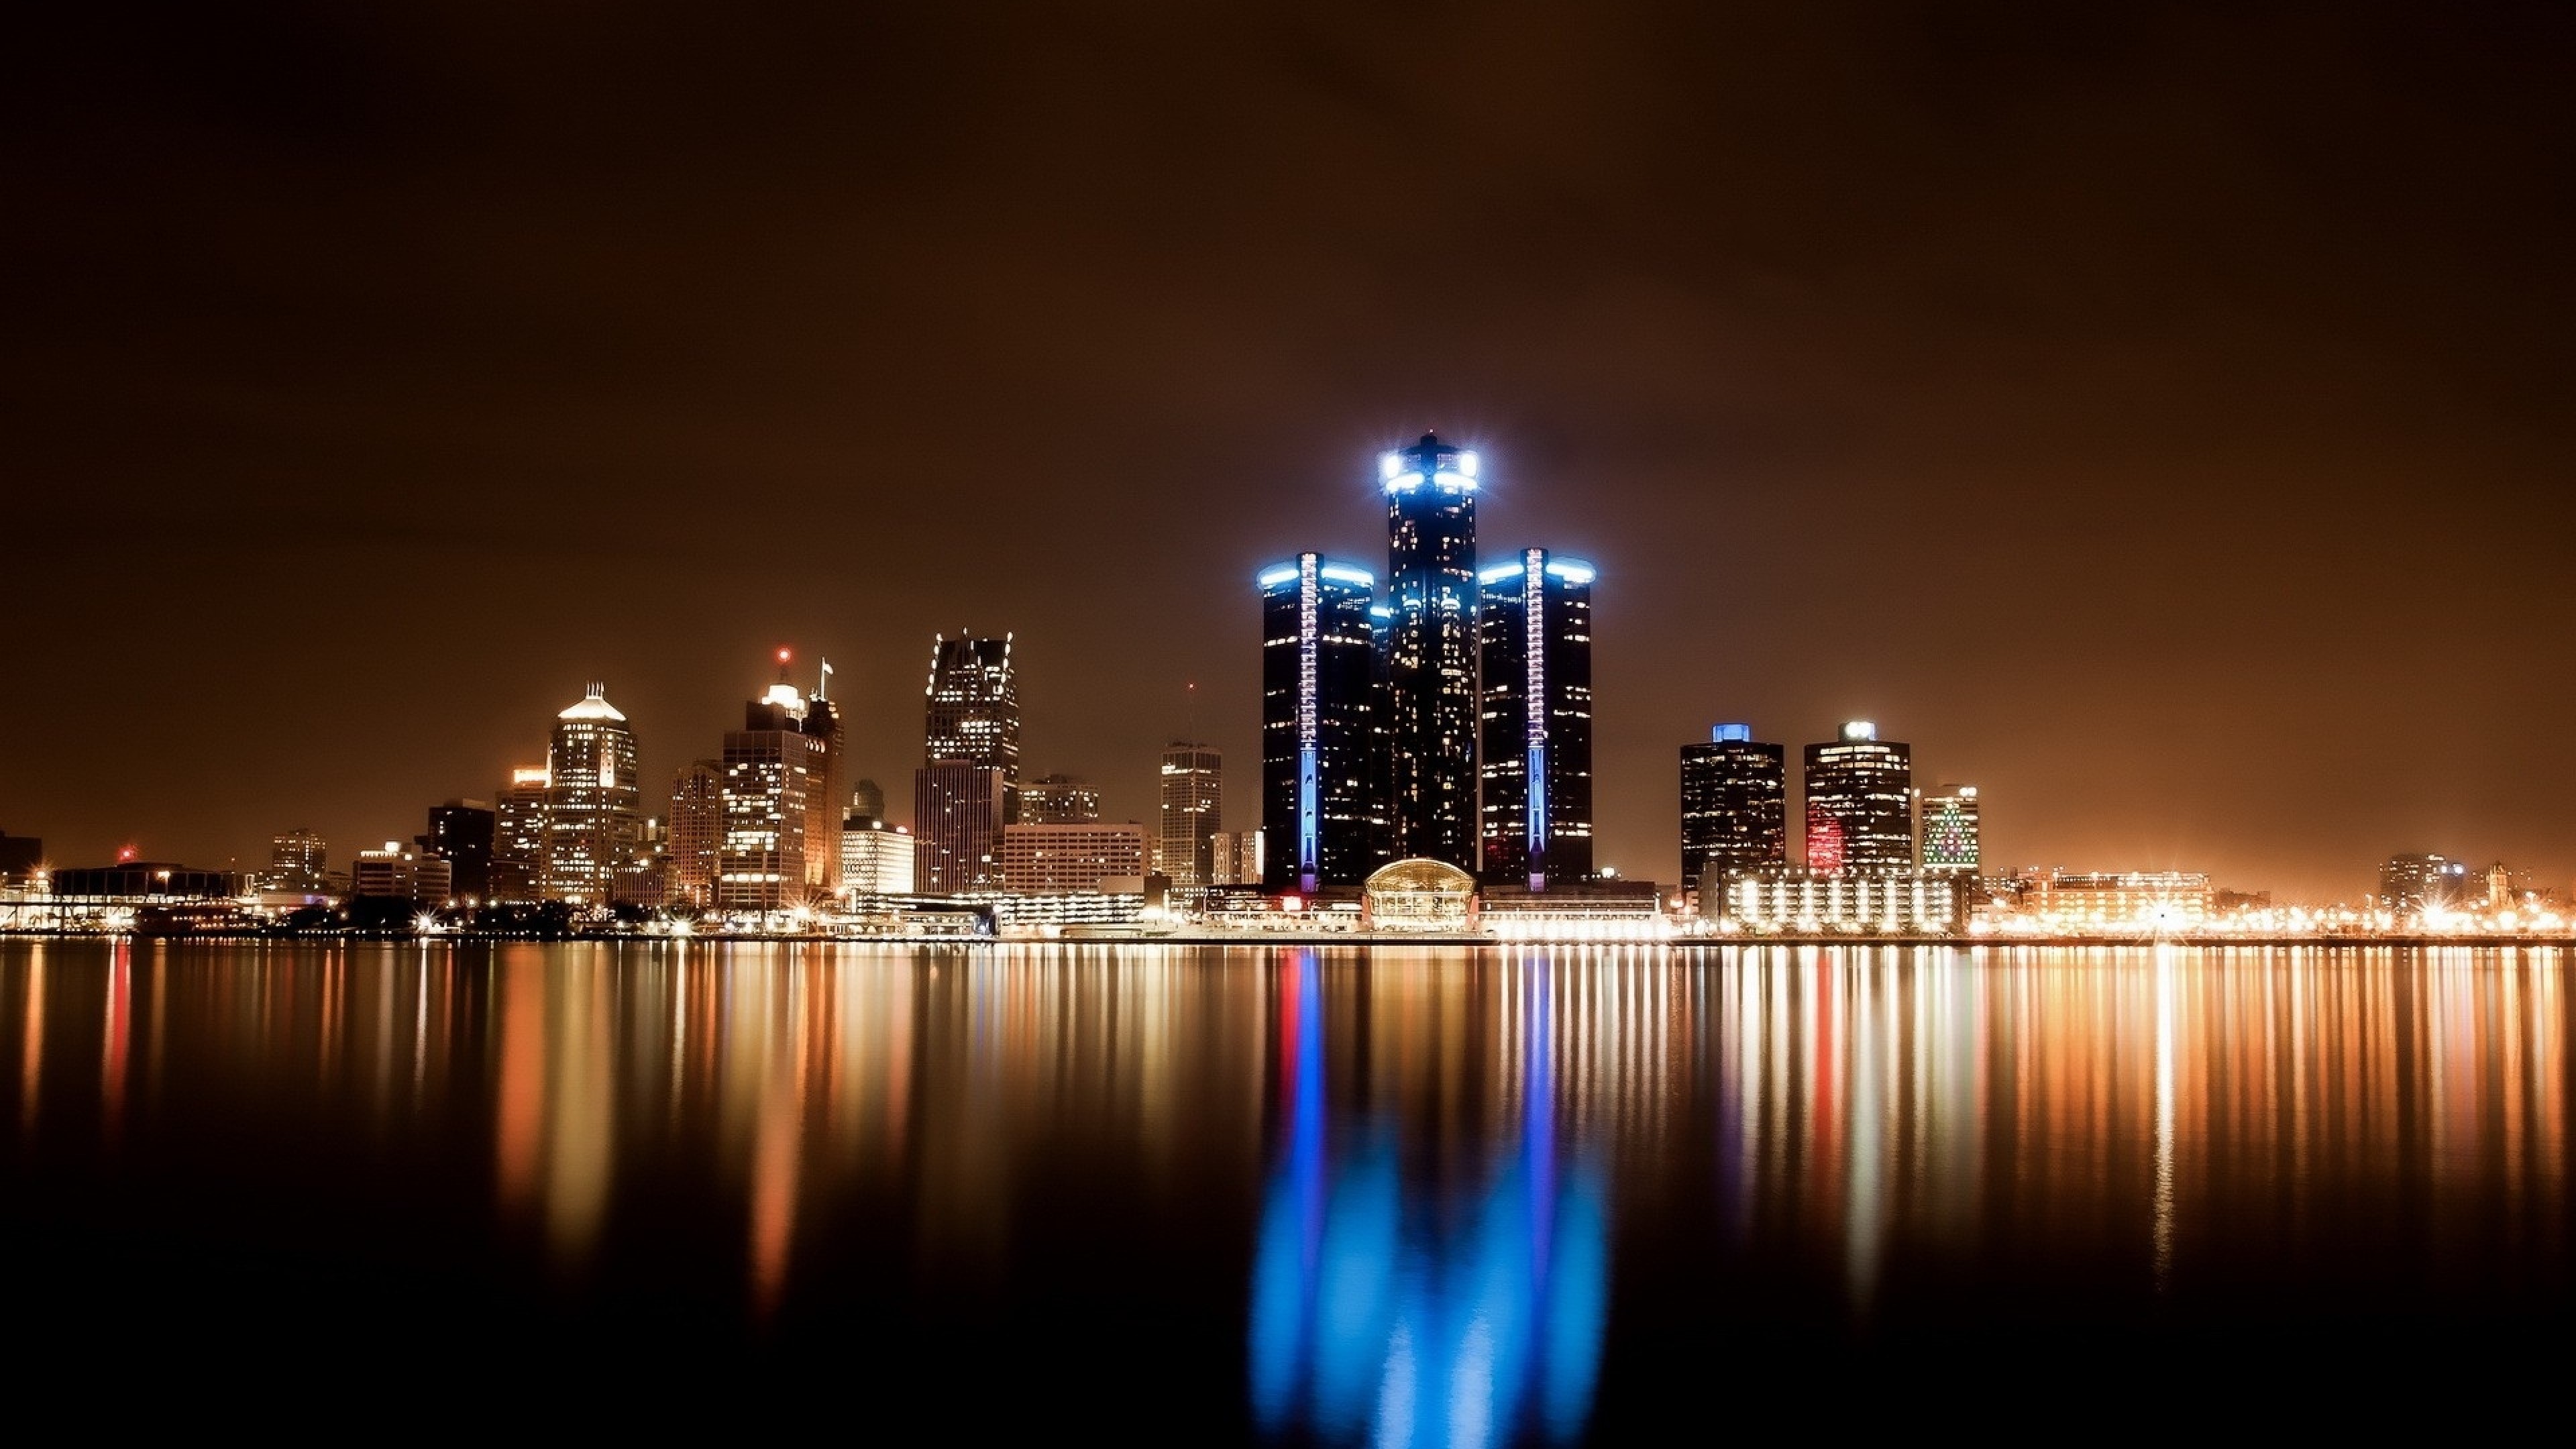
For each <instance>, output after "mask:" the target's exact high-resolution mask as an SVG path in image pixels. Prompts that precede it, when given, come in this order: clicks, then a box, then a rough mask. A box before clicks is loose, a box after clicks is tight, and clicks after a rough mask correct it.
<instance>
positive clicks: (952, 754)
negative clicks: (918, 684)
mask: <svg viewBox="0 0 2576 1449" xmlns="http://www.w3.org/2000/svg"><path fill="white" fill-rule="evenodd" d="M927 695H928V698H927V701H926V704H925V707H924V709H923V711H922V724H923V729H922V747H921V756H922V762H923V763H924V764H933V765H935V764H941V763H944V762H952V761H953V762H959V763H963V764H969V765H988V766H991V767H992V768H994V769H997V770H1000V771H1001V772H1002V783H1003V786H1004V788H1005V789H1007V790H1008V791H1009V803H1010V805H1011V806H1012V807H1013V808H1014V809H1015V808H1016V807H1017V805H1018V803H1019V790H1020V687H1019V683H1018V681H1017V678H1016V676H1015V675H1014V674H1013V672H1012V668H1011V636H1010V635H1008V634H1005V635H1003V636H1002V637H1001V638H999V639H982V638H974V637H971V636H970V637H966V638H958V639H951V638H948V637H947V636H945V635H941V636H938V637H937V638H934V639H933V640H932V641H931V646H930V688H929V690H928V691H927Z"/></svg>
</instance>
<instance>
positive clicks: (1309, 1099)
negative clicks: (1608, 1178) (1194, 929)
mask: <svg viewBox="0 0 2576 1449" xmlns="http://www.w3.org/2000/svg"><path fill="white" fill-rule="evenodd" d="M1282 966H1283V968H1284V969H1283V970H1282V971H1281V972H1280V983H1279V994H1280V1001H1279V1010H1278V1016H1277V1021H1278V1031H1279V1058H1278V1059H1279V1064H1280V1066H1279V1070H1280V1074H1281V1077H1282V1081H1281V1082H1280V1083H1279V1087H1278V1090H1279V1100H1280V1102H1281V1103H1282V1107H1283V1113H1284V1116H1283V1120H1282V1121H1281V1123H1280V1136H1279V1147H1278V1151H1277V1155H1276V1159H1275V1161H1274V1164H1273V1172H1272V1176H1271V1179H1270V1185H1269V1189H1268V1192H1267V1194H1266V1198H1265V1202H1264V1206H1263V1211H1262V1220H1261V1229H1260V1235H1259V1238H1258V1241H1257V1246H1256V1248H1255V1257H1254V1260H1253V1268H1252V1312H1251V1344H1250V1348H1251V1365H1250V1369H1251V1398H1252V1411H1253V1418H1254V1422H1255V1423H1256V1424H1257V1425H1258V1426H1259V1427H1260V1429H1261V1430H1262V1431H1263V1432H1264V1433H1266V1434H1270V1435H1274V1436H1276V1435H1284V1434H1289V1433H1292V1432H1294V1431H1296V1430H1298V1429H1300V1428H1303V1429H1305V1430H1307V1431H1309V1432H1311V1433H1313V1434H1314V1435H1316V1436H1318V1437H1320V1438H1322V1439H1325V1440H1328V1441H1334V1442H1356V1441H1360V1440H1363V1439H1364V1440H1365V1441H1366V1442H1368V1443H1371V1444H1377V1445H1387V1446H1422V1449H1429V1446H1437V1445H1456V1446H1478V1445H1496V1444H1508V1443H1515V1442H1530V1441H1538V1442H1564V1441H1568V1440H1571V1439H1573V1438H1575V1437H1577V1436H1578V1435H1579V1434H1580V1433H1581V1432H1582V1429H1583V1426H1584V1423H1585V1421H1586V1419H1587V1418H1588V1417H1589V1415H1590V1413H1591V1407H1592V1394H1593V1387H1594V1382H1595V1379H1596V1378H1597V1376H1598V1373H1599V1368H1600V1358H1601V1341H1602V1329H1603V1326H1604V1322H1605V1320H1606V1318H1607V1315H1608V1311H1609V1215H1608V1212H1607V1210H1606V1203H1605V1190H1604V1186H1603V1178H1602V1174H1601V1173H1600V1172H1599V1170H1598V1169H1597V1168H1594V1167H1592V1166H1590V1165H1588V1164H1570V1163H1566V1162H1564V1161H1562V1160H1561V1159H1560V1155H1559V1153H1558V1150H1557V1143H1556V1115H1555V1113H1556V1085H1555V1071H1554V1067H1555V1021H1554V986H1553V982H1552V979H1551V973H1550V971H1549V968H1548V966H1547V965H1546V963H1545V962H1544V961H1543V960H1540V961H1532V962H1530V963H1528V965H1527V966H1526V967H1525V968H1524V974H1523V976H1522V980H1521V991H1522V995H1523V1003H1522V1004H1523V1008H1524V1009H1523V1011H1522V1013H1521V1019H1522V1021H1523V1023H1524V1028H1525V1032H1526V1040H1525V1041H1524V1043H1523V1050H1522V1052H1521V1053H1520V1060H1521V1077H1522V1079H1521V1081H1520V1083H1519V1087H1520V1093H1519V1095H1520V1100H1521V1108H1522V1110H1521V1115H1520V1122H1519V1124H1518V1125H1519V1131H1518V1135H1517V1141H1516V1142H1515V1143H1513V1144H1512V1145H1511V1146H1510V1148H1508V1149H1507V1150H1506V1151H1505V1152H1504V1153H1503V1154H1501V1156H1500V1157H1499V1160H1497V1161H1496V1162H1495V1163H1494V1164H1493V1166H1492V1169H1491V1174H1490V1180H1489V1181H1487V1182H1486V1183H1484V1184H1483V1185H1482V1187H1481V1188H1480V1189H1473V1190H1471V1191H1470V1194H1469V1201H1468V1202H1467V1203H1466V1204H1465V1205H1464V1206H1465V1207H1466V1210H1465V1211H1464V1212H1452V1211H1448V1210H1446V1209H1447V1208H1448V1207H1449V1204H1445V1203H1443V1202H1440V1201H1437V1200H1435V1195H1434V1194H1433V1193H1431V1192H1428V1191H1424V1192H1417V1193H1414V1194H1411V1195H1408V1194H1407V1192H1406V1189H1405V1185H1404V1183H1403V1179H1402V1172H1401V1169H1400V1166H1399V1154H1398V1152H1397V1147H1398V1138H1397V1133H1396V1130H1395V1128H1394V1127H1393V1125H1392V1123H1391V1122H1389V1121H1379V1122H1375V1123H1371V1124H1367V1125H1363V1126H1358V1127H1356V1128H1354V1129H1353V1130H1352V1133H1351V1137H1352V1140H1350V1141H1347V1142H1342V1143H1334V1142H1330V1141H1328V1140H1327V1129H1326V1122H1325V1110H1326V1109H1325V1092H1324V1073H1325V1056H1324V1042H1323V1035H1324V1032H1323V1026H1324V1015H1323V987H1322V980H1321V967H1320V965H1319V963H1318V962H1317V960H1316V956H1315V953H1314V952H1313V951H1311V950H1304V951H1295V952H1291V953H1285V959H1283V961H1282Z"/></svg>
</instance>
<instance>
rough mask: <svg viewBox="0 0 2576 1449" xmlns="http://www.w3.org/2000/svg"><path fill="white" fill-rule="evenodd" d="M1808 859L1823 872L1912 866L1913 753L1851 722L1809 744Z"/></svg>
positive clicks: (1872, 727)
mask: <svg viewBox="0 0 2576 1449" xmlns="http://www.w3.org/2000/svg"><path fill="white" fill-rule="evenodd" d="M1806 795H1807V865H1808V866H1809V867H1810V868H1811V869H1814V870H1819V871H1826V872H1832V871H1839V870H1911V869H1912V868H1913V867H1914V756H1913V751H1912V750H1910V749H1908V748H1907V747H1906V746H1904V745H1901V744H1897V743H1895V742H1893V741H1890V740H1882V739H1880V738H1879V737H1878V726H1876V725H1874V724H1871V723H1870V722H1869V721H1867V720H1853V721H1852V722H1851V723H1849V724H1847V725H1844V726H1843V728H1842V736H1841V738H1839V739H1837V740H1835V741H1833V742H1832V743H1830V744H1821V745H1809V746H1807V758H1806Z"/></svg>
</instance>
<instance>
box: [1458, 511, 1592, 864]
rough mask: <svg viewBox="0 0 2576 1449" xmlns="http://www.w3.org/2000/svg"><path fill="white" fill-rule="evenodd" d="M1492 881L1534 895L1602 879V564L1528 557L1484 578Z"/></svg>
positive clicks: (1481, 626) (1484, 781)
mask: <svg viewBox="0 0 2576 1449" xmlns="http://www.w3.org/2000/svg"><path fill="white" fill-rule="evenodd" d="M1476 580H1477V584H1478V586H1479V588H1480V589H1481V598H1480V599H1479V602H1478V604H1477V620H1478V622H1477V632H1478V634H1479V636H1480V637H1481V640H1482V648H1481V652H1482V656H1483V674H1484V690H1483V696H1484V697H1483V703H1482V707H1481V711H1480V712H1481V714H1482V716H1483V720H1482V724H1483V731H1484V741H1483V745H1484V748H1483V751H1482V761H1483V763H1482V765H1481V767H1480V770H1479V774H1480V780H1479V784H1480V786H1481V790H1480V795H1481V799H1480V802H1479V804H1478V807H1477V808H1478V819H1479V827H1478V830H1479V835H1480V837H1481V839H1480V840H1479V851H1480V854H1481V856H1482V865H1481V867H1480V868H1481V869H1482V871H1483V872H1484V874H1485V876H1486V878H1487V879H1489V880H1492V881H1495V882H1497V883H1500V882H1504V881H1509V882H1512V883H1514V884H1517V883H1520V882H1522V881H1524V880H1525V881H1527V882H1528V884H1529V888H1530V889H1531V890H1534V891H1538V890H1545V889H1547V885H1548V882H1549V881H1550V880H1554V881H1556V882H1558V883H1560V884H1562V883H1564V882H1567V881H1575V880H1581V879H1582V878H1584V877H1586V876H1588V875H1590V874H1591V873H1592V566H1591V565H1590V564H1587V563H1585V562H1583V561H1582V560H1580V559H1570V558H1569V559H1550V558H1549V557H1548V553H1547V550H1546V549H1543V548H1529V549H1523V550H1521V552H1520V555H1519V557H1518V558H1517V559H1515V560H1514V561H1513V562H1511V563H1508V564H1501V565H1497V566H1496V567H1494V568H1490V569H1486V570H1485V571H1483V572H1482V573H1480V574H1478V575H1477V576H1476Z"/></svg>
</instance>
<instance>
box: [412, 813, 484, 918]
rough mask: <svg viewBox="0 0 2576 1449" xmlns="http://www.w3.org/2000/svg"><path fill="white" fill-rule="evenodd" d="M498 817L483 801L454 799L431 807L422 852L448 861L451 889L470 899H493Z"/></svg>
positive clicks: (456, 893)
mask: <svg viewBox="0 0 2576 1449" xmlns="http://www.w3.org/2000/svg"><path fill="white" fill-rule="evenodd" d="M495 828H496V817H495V816H494V815H493V812H492V807H491V806H490V805H487V804H485V803H484V802H482V801H480V800H450V801H448V802H447V803H446V804H444V805H432V806H430V807H429V829H428V830H426V831H424V832H423V833H422V834H421V836H420V840H419V844H420V848H421V850H422V851H423V852H424V853H426V854H429V855H434V856H437V857H438V858H439V859H441V860H443V861H446V862H447V871H448V887H447V888H448V890H449V891H450V892H451V893H453V894H455V895H457V896H461V897H465V898H467V899H470V900H477V901H485V900H490V899H491V898H492V837H493V831H494V829H495Z"/></svg>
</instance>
